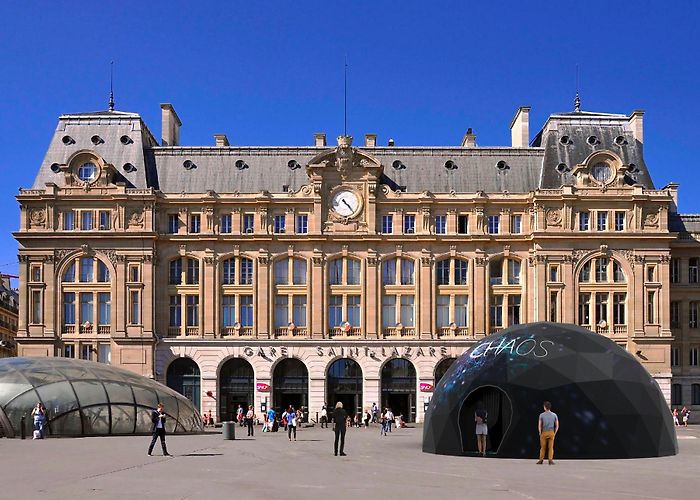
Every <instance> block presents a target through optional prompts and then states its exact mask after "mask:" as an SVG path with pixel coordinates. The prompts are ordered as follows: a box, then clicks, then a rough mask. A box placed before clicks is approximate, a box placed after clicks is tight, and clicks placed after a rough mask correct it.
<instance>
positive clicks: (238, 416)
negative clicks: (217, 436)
mask: <svg viewBox="0 0 700 500" xmlns="http://www.w3.org/2000/svg"><path fill="white" fill-rule="evenodd" d="M236 422H238V425H239V426H240V427H243V407H242V406H241V405H238V409H237V410H236Z"/></svg>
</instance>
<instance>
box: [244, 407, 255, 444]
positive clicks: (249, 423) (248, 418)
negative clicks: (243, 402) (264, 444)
mask: <svg viewBox="0 0 700 500" xmlns="http://www.w3.org/2000/svg"><path fill="white" fill-rule="evenodd" d="M254 420H255V412H254V411H253V405H250V406H248V413H246V414H245V425H246V427H247V428H248V436H255V428H254V427H253V422H254Z"/></svg>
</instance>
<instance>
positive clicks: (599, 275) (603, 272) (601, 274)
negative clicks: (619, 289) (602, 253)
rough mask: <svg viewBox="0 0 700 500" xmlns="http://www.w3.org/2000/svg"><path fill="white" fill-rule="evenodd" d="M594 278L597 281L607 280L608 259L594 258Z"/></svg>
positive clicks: (603, 281)
mask: <svg viewBox="0 0 700 500" xmlns="http://www.w3.org/2000/svg"><path fill="white" fill-rule="evenodd" d="M595 280H596V282H597V283H606V282H607V281H608V259H605V258H599V259H596V260H595Z"/></svg>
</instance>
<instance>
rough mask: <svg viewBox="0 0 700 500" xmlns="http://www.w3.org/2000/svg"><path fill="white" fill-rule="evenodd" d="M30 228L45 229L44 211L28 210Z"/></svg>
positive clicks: (39, 209)
mask: <svg viewBox="0 0 700 500" xmlns="http://www.w3.org/2000/svg"><path fill="white" fill-rule="evenodd" d="M29 225H30V227H46V210H45V209H43V208H32V209H31V210H29Z"/></svg>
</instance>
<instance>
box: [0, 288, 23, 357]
mask: <svg viewBox="0 0 700 500" xmlns="http://www.w3.org/2000/svg"><path fill="white" fill-rule="evenodd" d="M17 299H18V297H17V291H16V290H13V289H12V286H11V284H10V276H8V275H2V276H0V358H9V357H12V356H17V344H16V342H15V336H16V335H17V314H18V312H19V303H18V300H17Z"/></svg>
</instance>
